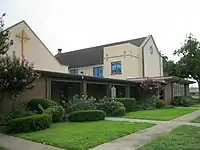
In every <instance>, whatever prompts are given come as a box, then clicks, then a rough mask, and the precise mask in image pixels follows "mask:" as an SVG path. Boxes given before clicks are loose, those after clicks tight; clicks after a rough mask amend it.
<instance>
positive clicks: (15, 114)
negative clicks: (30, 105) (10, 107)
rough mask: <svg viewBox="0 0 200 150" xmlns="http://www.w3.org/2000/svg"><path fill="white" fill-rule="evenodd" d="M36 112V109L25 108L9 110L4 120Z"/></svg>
mask: <svg viewBox="0 0 200 150" xmlns="http://www.w3.org/2000/svg"><path fill="white" fill-rule="evenodd" d="M35 114H37V111H30V110H28V109H25V108H18V109H16V110H14V111H13V112H11V113H10V114H9V115H8V116H7V117H6V118H5V122H8V121H10V120H12V119H16V118H20V117H26V116H31V115H35Z"/></svg>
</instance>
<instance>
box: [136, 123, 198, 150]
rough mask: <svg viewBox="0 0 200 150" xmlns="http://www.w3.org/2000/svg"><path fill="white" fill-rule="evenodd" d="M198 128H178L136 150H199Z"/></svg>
mask: <svg viewBox="0 0 200 150" xmlns="http://www.w3.org/2000/svg"><path fill="white" fill-rule="evenodd" d="M199 149H200V128H199V127H194V126H186V125H184V126H179V127H178V128H176V129H174V130H172V132H170V133H169V134H168V135H165V136H163V137H161V138H159V139H156V140H153V141H151V142H150V143H148V144H147V145H145V146H144V147H142V148H139V149H138V150H199Z"/></svg>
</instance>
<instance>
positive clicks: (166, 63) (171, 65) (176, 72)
mask: <svg viewBox="0 0 200 150" xmlns="http://www.w3.org/2000/svg"><path fill="white" fill-rule="evenodd" d="M162 58H163V71H164V72H165V73H167V74H168V75H169V76H178V77H181V76H182V75H181V73H180V67H179V64H178V63H175V62H174V61H173V60H169V59H168V57H167V56H164V55H162Z"/></svg>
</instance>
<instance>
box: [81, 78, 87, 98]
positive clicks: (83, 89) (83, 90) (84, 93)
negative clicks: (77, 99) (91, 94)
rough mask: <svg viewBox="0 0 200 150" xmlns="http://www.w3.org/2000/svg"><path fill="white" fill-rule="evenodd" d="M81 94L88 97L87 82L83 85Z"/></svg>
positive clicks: (83, 82)
mask: <svg viewBox="0 0 200 150" xmlns="http://www.w3.org/2000/svg"><path fill="white" fill-rule="evenodd" d="M81 94H83V95H87V81H85V80H83V81H82V83H81Z"/></svg>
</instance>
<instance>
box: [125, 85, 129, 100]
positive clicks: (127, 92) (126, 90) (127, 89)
mask: <svg viewBox="0 0 200 150" xmlns="http://www.w3.org/2000/svg"><path fill="white" fill-rule="evenodd" d="M125 97H126V98H130V85H129V84H127V85H126V89H125Z"/></svg>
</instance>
